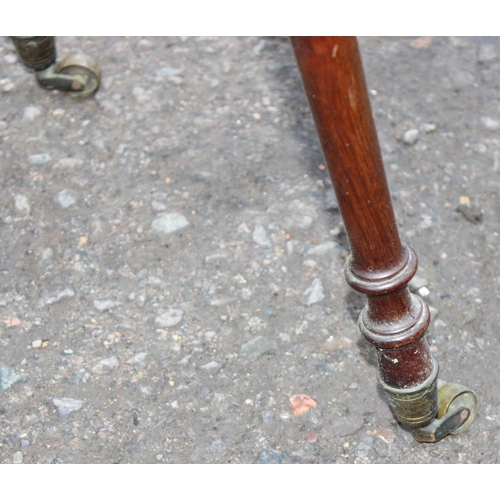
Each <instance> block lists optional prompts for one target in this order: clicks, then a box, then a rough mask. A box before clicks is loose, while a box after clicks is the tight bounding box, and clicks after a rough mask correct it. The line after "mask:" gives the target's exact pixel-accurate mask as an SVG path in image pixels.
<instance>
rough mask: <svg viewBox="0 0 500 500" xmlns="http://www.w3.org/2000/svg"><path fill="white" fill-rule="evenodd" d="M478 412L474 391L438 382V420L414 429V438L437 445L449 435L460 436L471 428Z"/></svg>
mask: <svg viewBox="0 0 500 500" xmlns="http://www.w3.org/2000/svg"><path fill="white" fill-rule="evenodd" d="M476 411H477V398H476V395H475V394H474V392H473V391H471V390H469V389H467V388H466V387H464V386H462V385H458V384H449V383H447V382H443V381H442V380H438V413H437V418H436V419H434V421H432V422H431V423H430V424H429V425H427V426H425V427H420V428H416V429H413V430H412V434H413V437H414V438H415V439H416V440H417V441H419V442H421V443H435V442H436V441H439V440H441V439H443V438H444V437H446V436H447V435H448V434H452V435H456V434H460V433H461V432H464V431H465V430H467V429H468V428H469V427H470V425H471V424H472V422H473V421H474V418H475V417H476Z"/></svg>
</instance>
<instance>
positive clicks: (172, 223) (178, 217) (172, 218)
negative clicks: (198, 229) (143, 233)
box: [152, 212, 189, 236]
mask: <svg viewBox="0 0 500 500" xmlns="http://www.w3.org/2000/svg"><path fill="white" fill-rule="evenodd" d="M188 225H189V221H188V220H187V219H186V217H184V215H182V214H178V213H175V212H172V213H168V214H162V215H160V217H158V218H156V219H155V220H154V221H153V223H152V228H153V231H155V232H156V233H158V234H160V235H164V236H168V235H170V234H172V233H174V232H175V231H179V230H180V229H184V228H185V227H187V226H188Z"/></svg>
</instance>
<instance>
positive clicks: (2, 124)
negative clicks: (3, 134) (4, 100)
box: [0, 120, 9, 130]
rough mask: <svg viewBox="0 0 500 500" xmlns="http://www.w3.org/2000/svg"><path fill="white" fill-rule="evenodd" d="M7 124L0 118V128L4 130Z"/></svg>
mask: <svg viewBox="0 0 500 500" xmlns="http://www.w3.org/2000/svg"><path fill="white" fill-rule="evenodd" d="M8 126H9V124H8V123H7V122H6V121H5V120H0V130H5V129H6V128H7V127H8Z"/></svg>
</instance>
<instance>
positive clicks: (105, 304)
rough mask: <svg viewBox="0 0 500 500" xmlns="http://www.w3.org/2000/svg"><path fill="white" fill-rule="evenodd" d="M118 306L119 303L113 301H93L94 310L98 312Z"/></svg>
mask: <svg viewBox="0 0 500 500" xmlns="http://www.w3.org/2000/svg"><path fill="white" fill-rule="evenodd" d="M119 305H120V302H117V301H115V300H94V308H95V309H97V310H98V311H99V312H104V311H109V310H110V309H113V307H117V306H119Z"/></svg>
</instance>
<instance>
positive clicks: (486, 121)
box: [481, 116, 500, 130]
mask: <svg viewBox="0 0 500 500" xmlns="http://www.w3.org/2000/svg"><path fill="white" fill-rule="evenodd" d="M481 121H482V123H483V125H484V127H485V128H486V129H488V130H498V129H499V128H500V121H498V120H495V119H493V118H490V117H488V116H481Z"/></svg>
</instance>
